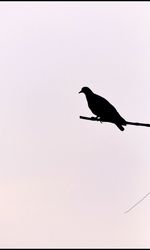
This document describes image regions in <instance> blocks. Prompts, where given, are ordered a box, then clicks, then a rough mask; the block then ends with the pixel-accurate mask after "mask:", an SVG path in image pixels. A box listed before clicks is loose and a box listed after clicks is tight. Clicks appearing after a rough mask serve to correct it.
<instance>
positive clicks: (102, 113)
mask: <svg viewBox="0 0 150 250" xmlns="http://www.w3.org/2000/svg"><path fill="white" fill-rule="evenodd" d="M79 93H84V94H85V96H86V99H87V103H88V106H89V108H90V110H91V111H92V113H93V114H94V115H96V119H99V120H100V121H101V122H103V121H107V122H111V123H114V124H115V125H116V126H117V127H118V128H119V129H120V130H121V131H123V130H124V127H123V126H126V125H136V126H147V127H150V124H145V123H137V122H128V121H126V120H125V119H124V118H123V117H122V116H121V115H120V114H119V113H118V111H117V110H116V108H115V107H114V106H113V105H112V104H111V103H110V102H108V101H107V100H106V99H105V98H103V97H102V96H99V95H97V94H95V93H93V91H92V90H91V89H90V88H88V87H83V88H82V89H81V91H80V92H79Z"/></svg>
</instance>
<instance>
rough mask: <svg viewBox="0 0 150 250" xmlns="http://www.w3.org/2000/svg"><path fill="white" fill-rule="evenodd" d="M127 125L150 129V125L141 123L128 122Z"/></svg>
mask: <svg viewBox="0 0 150 250" xmlns="http://www.w3.org/2000/svg"><path fill="white" fill-rule="evenodd" d="M126 125H134V126H144V127H150V124H148V123H140V122H127V121H126Z"/></svg>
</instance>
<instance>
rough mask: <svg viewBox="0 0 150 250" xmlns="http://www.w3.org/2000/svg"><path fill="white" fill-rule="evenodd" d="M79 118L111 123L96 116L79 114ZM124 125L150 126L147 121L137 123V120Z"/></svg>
mask: <svg viewBox="0 0 150 250" xmlns="http://www.w3.org/2000/svg"><path fill="white" fill-rule="evenodd" d="M80 119H84V120H90V121H97V122H110V123H113V122H111V121H107V120H101V119H99V118H97V117H86V116H80ZM126 125H134V126H144V127H150V124H148V123H139V122H126ZM126 125H124V124H122V126H126Z"/></svg>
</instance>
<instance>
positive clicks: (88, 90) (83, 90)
mask: <svg viewBox="0 0 150 250" xmlns="http://www.w3.org/2000/svg"><path fill="white" fill-rule="evenodd" d="M80 93H84V94H85V95H87V94H91V93H93V92H92V90H91V89H90V88H88V87H83V88H82V89H81V90H80V92H79V94H80Z"/></svg>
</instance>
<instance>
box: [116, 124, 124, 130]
mask: <svg viewBox="0 0 150 250" xmlns="http://www.w3.org/2000/svg"><path fill="white" fill-rule="evenodd" d="M116 126H117V127H118V128H119V129H120V130H121V131H123V130H124V127H122V125H121V124H116Z"/></svg>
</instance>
